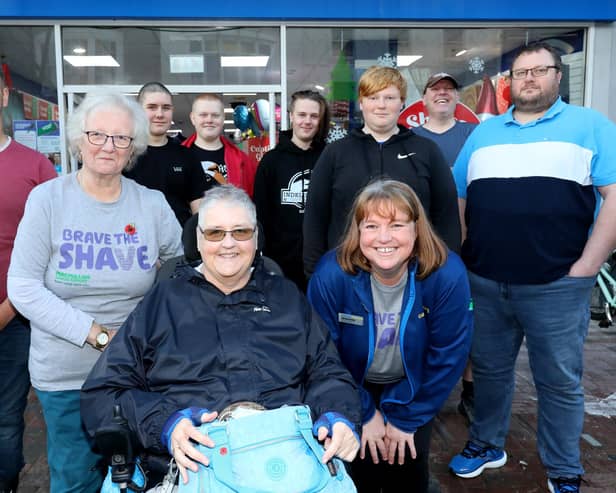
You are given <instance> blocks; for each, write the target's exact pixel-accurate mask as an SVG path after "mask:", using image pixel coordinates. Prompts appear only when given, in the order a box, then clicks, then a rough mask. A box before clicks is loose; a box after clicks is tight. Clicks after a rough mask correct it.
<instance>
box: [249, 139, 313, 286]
mask: <svg viewBox="0 0 616 493" xmlns="http://www.w3.org/2000/svg"><path fill="white" fill-rule="evenodd" d="M292 135H293V133H292V131H291V130H287V131H283V132H280V142H279V143H278V145H277V146H276V148H275V149H272V150H271V151H269V152H268V153H267V154H265V155H264V156H263V159H261V162H260V163H259V167H258V168H257V174H256V177H255V188H254V201H255V204H256V206H257V218H258V220H259V221H260V222H261V225H262V226H263V232H264V235H265V246H264V248H263V253H264V255H267V256H268V257H271V258H272V259H274V260H275V261H276V262H278V264H279V265H280V267H281V268H282V270H283V272H284V274H285V275H286V276H287V277H288V278H289V279H291V280H293V281H294V282H295V283H296V284H297V285H298V286H299V287H300V288H301V289H302V290H304V291H305V288H306V279H305V277H304V271H303V264H302V248H303V240H302V224H303V221H304V204H305V202H306V196H307V192H308V185H309V184H310V175H311V173H312V168H314V165H315V163H316V162H317V159H318V158H319V156H320V155H321V151H322V150H323V145H318V144H316V143H315V142H313V146H312V147H310V148H309V149H307V150H303V149H301V148H299V147H298V146H296V145H295V144H294V143H293V142H292V141H291V137H292Z"/></svg>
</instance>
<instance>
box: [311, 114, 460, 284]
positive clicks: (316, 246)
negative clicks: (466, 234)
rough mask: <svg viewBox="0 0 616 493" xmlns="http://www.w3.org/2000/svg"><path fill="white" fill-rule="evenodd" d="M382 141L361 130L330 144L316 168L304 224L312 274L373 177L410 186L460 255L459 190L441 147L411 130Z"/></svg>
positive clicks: (339, 235)
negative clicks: (358, 195) (356, 200)
mask: <svg viewBox="0 0 616 493" xmlns="http://www.w3.org/2000/svg"><path fill="white" fill-rule="evenodd" d="M399 129H400V131H399V133H397V134H395V135H392V136H391V137H390V138H389V139H388V140H386V141H385V142H382V143H379V142H377V141H376V140H374V138H373V137H372V135H369V134H365V133H364V132H362V130H360V129H354V130H352V131H351V132H350V133H349V135H347V136H346V137H345V138H343V139H341V140H338V141H336V142H333V143H332V144H330V145H328V146H327V148H326V149H325V151H324V152H323V154H322V155H321V157H320V159H319V162H318V163H317V164H316V166H315V169H314V172H313V175H312V184H311V187H310V193H309V194H308V200H307V204H306V216H305V220H304V268H305V272H306V274H307V275H311V274H312V272H313V271H314V268H315V266H316V264H317V262H318V261H319V259H320V258H321V256H322V255H323V254H325V252H327V251H328V250H330V249H332V248H335V247H336V246H337V245H338V243H339V241H340V240H341V238H342V235H343V233H344V227H345V225H346V222H347V216H348V214H349V211H350V210H351V207H352V205H353V201H354V199H355V196H356V194H357V193H358V192H359V191H360V190H361V189H362V188H363V187H364V186H366V185H367V184H368V183H369V182H370V181H371V180H373V179H375V178H389V179H392V180H398V181H401V182H404V183H406V184H407V185H409V186H410V187H411V188H412V189H413V190H414V191H415V193H416V194H417V196H418V197H419V200H420V201H421V204H422V205H423V207H424V209H425V210H426V214H427V215H428V218H429V219H430V221H431V222H432V225H433V226H434V229H435V230H436V232H437V233H438V234H439V236H440V237H441V238H442V239H443V240H444V241H445V243H446V244H447V246H448V247H449V248H450V249H451V250H453V251H455V252H459V251H460V219H459V216H458V200H457V195H456V187H455V184H454V181H453V176H452V174H451V170H450V169H449V166H448V165H447V163H446V162H445V158H444V157H443V154H442V153H441V151H440V150H439V148H438V146H437V145H436V144H435V143H434V142H432V141H431V140H429V139H426V138H425V137H420V136H419V135H417V134H415V133H414V132H413V131H412V130H409V129H406V128H404V127H400V126H399Z"/></svg>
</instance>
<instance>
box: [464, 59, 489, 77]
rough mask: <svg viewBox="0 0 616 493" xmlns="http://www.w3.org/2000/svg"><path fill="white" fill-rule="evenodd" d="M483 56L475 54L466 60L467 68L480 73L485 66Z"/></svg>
mask: <svg viewBox="0 0 616 493" xmlns="http://www.w3.org/2000/svg"><path fill="white" fill-rule="evenodd" d="M485 65H486V64H485V62H484V61H483V58H481V57H478V56H475V57H473V58H471V59H470V60H469V61H468V69H469V70H470V71H471V72H473V73H474V74H480V73H481V72H483V69H484V67H485Z"/></svg>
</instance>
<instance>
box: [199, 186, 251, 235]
mask: <svg viewBox="0 0 616 493" xmlns="http://www.w3.org/2000/svg"><path fill="white" fill-rule="evenodd" d="M220 202H225V204H228V205H236V206H238V207H242V208H244V209H245V210H246V212H247V213H248V217H249V218H250V223H251V224H252V225H253V226H255V227H256V226H257V209H256V208H255V204H254V203H253V202H252V200H250V197H249V196H248V194H247V193H246V192H245V191H244V190H242V189H241V188H238V187H235V186H233V185H219V186H215V187H213V188H211V189H210V190H208V191H207V192H205V194H204V195H203V199H202V200H201V205H200V206H199V225H200V226H203V224H202V222H201V221H202V219H203V216H204V215H205V213H206V211H207V210H208V209H209V208H210V207H213V206H215V205H218V204H219V203H220Z"/></svg>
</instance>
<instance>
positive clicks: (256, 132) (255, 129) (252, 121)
mask: <svg viewBox="0 0 616 493" xmlns="http://www.w3.org/2000/svg"><path fill="white" fill-rule="evenodd" d="M248 129H249V130H252V134H253V136H255V137H259V136H260V135H261V129H260V128H259V124H258V123H257V120H256V118H255V117H254V115H253V113H252V112H250V113H249V114H248Z"/></svg>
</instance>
